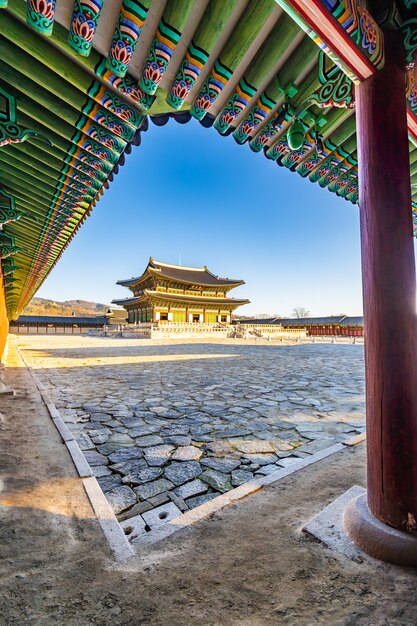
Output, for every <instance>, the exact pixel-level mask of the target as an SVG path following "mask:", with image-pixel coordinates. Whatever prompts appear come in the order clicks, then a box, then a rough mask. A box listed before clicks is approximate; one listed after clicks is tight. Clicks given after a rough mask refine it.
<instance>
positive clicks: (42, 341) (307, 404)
mask: <svg viewBox="0 0 417 626" xmlns="http://www.w3.org/2000/svg"><path fill="white" fill-rule="evenodd" d="M18 343H19V345H20V347H21V349H22V350H23V352H24V355H25V358H26V359H27V361H28V362H29V364H30V365H31V366H32V367H33V368H34V369H35V371H36V374H37V375H38V377H39V379H40V380H41V382H42V383H43V384H44V385H45V386H46V387H47V390H48V393H49V394H50V396H51V397H52V399H53V401H54V403H55V404H56V406H57V408H58V410H59V412H60V414H61V416H62V419H63V420H64V421H65V422H66V423H67V425H68V428H69V429H70V430H71V431H72V432H73V434H74V436H75V437H76V439H77V441H78V443H79V446H80V448H81V449H82V450H83V452H84V455H85V456H86V459H87V461H88V463H89V464H90V466H91V467H92V470H93V472H94V474H95V476H96V477H97V480H98V482H99V483H100V485H101V487H102V489H103V491H104V492H105V493H106V495H107V497H108V500H109V502H110V503H111V504H112V506H113V508H114V510H115V513H116V514H117V515H118V517H119V519H128V518H131V517H133V516H137V515H142V514H143V513H145V512H146V511H149V510H151V509H153V508H155V507H160V506H162V505H166V503H168V502H171V501H172V502H173V503H174V504H175V506H176V507H179V509H180V510H182V511H184V510H187V509H190V508H193V507H195V506H198V505H199V504H202V503H203V502H205V501H207V500H209V499H211V498H212V497H214V496H215V495H219V494H221V493H224V492H226V491H228V490H230V489H232V488H234V487H236V486H239V485H241V484H244V483H245V482H247V481H249V480H252V479H253V478H254V477H258V476H263V475H266V474H269V473H271V472H273V471H275V470H277V469H279V468H280V467H286V466H287V465H289V464H290V463H292V462H294V461H296V460H297V459H298V458H300V457H307V456H309V455H311V454H314V453H315V452H318V451H319V450H322V449H323V448H326V447H328V446H331V445H333V444H335V443H338V442H343V441H344V440H345V439H346V438H347V437H350V436H352V435H354V434H356V433H359V432H362V431H363V429H364V371H363V368H364V364H363V346H362V345H338V344H301V345H300V344H294V345H285V344H274V343H273V342H266V341H265V342H262V341H256V342H254V341H253V342H251V343H250V342H247V341H241V340H216V341H209V340H205V341H204V340H200V341H192V340H159V341H155V340H154V341H148V340H137V339H132V340H128V339H109V338H94V337H88V336H62V335H60V336H58V335H57V336H49V337H48V336H45V335H43V336H35V335H33V336H20V337H19V338H18ZM140 527H141V525H140ZM143 532H145V531H143Z"/></svg>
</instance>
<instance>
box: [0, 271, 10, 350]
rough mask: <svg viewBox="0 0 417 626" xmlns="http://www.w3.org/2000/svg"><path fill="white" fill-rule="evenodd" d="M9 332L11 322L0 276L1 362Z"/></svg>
mask: <svg viewBox="0 0 417 626" xmlns="http://www.w3.org/2000/svg"><path fill="white" fill-rule="evenodd" d="M8 332H9V321H8V319H7V312H6V301H5V299H4V289H3V279H2V277H1V276H0V361H1V359H2V356H3V352H4V348H5V345H6V340H7V333H8Z"/></svg>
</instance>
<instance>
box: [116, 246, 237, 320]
mask: <svg viewBox="0 0 417 626" xmlns="http://www.w3.org/2000/svg"><path fill="white" fill-rule="evenodd" d="M244 282H245V281H243V280H232V279H230V278H220V277H219V276H216V275H215V274H213V273H212V272H210V271H209V270H208V269H207V267H183V266H181V265H172V264H169V263H161V262H160V261H155V260H154V259H153V258H152V257H151V258H150V259H149V263H148V265H147V267H146V269H145V271H144V272H143V274H142V275H141V276H138V277H136V278H130V279H127V280H119V281H117V284H118V285H123V287H127V288H128V289H130V291H131V292H132V294H133V295H132V297H130V298H125V299H124V300H113V304H118V305H121V306H123V307H124V308H125V309H126V311H127V313H128V321H129V323H131V324H132V323H138V322H197V323H206V324H217V323H219V322H223V323H230V322H231V321H232V314H233V311H234V310H235V309H236V308H237V307H238V306H241V305H243V304H248V303H249V300H242V299H240V300H239V299H236V298H229V297H228V292H229V291H230V290H231V289H233V288H234V287H239V285H243V284H244Z"/></svg>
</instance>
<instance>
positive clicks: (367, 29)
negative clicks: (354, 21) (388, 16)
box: [358, 7, 379, 55]
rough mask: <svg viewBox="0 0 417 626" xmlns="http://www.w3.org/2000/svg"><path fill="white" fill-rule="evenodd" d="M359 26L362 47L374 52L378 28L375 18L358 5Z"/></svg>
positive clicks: (371, 52)
mask: <svg viewBox="0 0 417 626" xmlns="http://www.w3.org/2000/svg"><path fill="white" fill-rule="evenodd" d="M358 10H359V15H360V28H361V33H362V48H364V49H365V50H368V51H369V54H371V55H372V54H374V52H375V50H376V48H377V44H378V37H379V33H378V28H377V25H376V22H375V20H374V19H373V18H372V16H371V15H370V13H369V12H368V11H367V10H366V9H362V8H360V7H359V9H358Z"/></svg>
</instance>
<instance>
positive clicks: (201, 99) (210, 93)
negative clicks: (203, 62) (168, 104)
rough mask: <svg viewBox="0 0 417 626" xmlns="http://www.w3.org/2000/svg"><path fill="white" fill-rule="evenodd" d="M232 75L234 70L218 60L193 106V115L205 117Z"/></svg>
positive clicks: (198, 117) (199, 118)
mask: <svg viewBox="0 0 417 626" xmlns="http://www.w3.org/2000/svg"><path fill="white" fill-rule="evenodd" d="M231 75H232V71H231V70H230V69H229V68H228V67H226V66H225V65H223V64H222V63H221V62H220V61H216V63H215V64H214V67H213V69H212V70H211V72H210V75H209V76H208V78H207V80H206V81H205V83H204V85H203V87H202V88H201V90H200V92H199V94H198V96H197V98H196V99H195V101H194V104H193V106H192V108H191V115H192V116H193V117H195V118H197V119H198V120H202V119H203V118H204V116H205V115H206V113H207V111H208V110H209V109H210V107H211V105H212V104H213V102H214V101H215V100H216V99H217V98H218V96H219V94H220V93H221V91H222V90H223V88H224V86H225V85H226V83H227V81H228V80H229V78H230V77H231Z"/></svg>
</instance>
